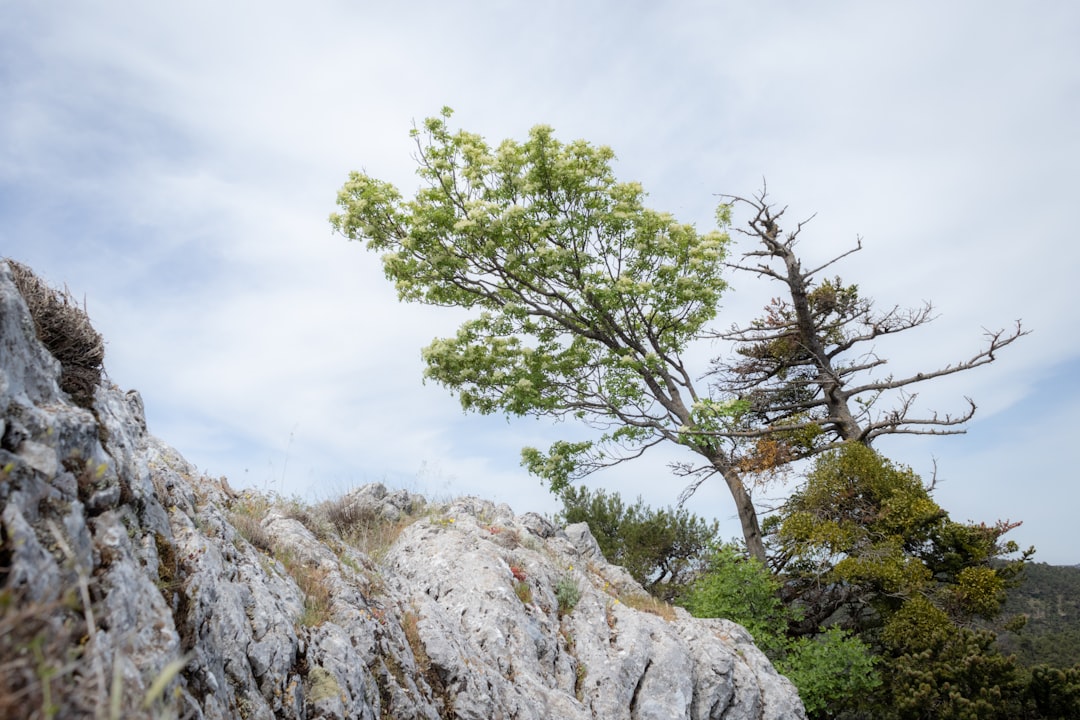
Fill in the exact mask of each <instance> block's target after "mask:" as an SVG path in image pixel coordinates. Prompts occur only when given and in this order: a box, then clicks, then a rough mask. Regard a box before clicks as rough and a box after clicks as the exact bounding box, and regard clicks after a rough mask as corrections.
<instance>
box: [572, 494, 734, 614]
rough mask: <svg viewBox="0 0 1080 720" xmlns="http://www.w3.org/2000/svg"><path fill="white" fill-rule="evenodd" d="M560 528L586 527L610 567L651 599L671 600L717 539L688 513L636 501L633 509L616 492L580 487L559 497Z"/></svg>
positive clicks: (714, 530) (713, 527)
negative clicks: (623, 573) (621, 569)
mask: <svg viewBox="0 0 1080 720" xmlns="http://www.w3.org/2000/svg"><path fill="white" fill-rule="evenodd" d="M562 501H563V510H562V512H561V513H560V514H559V520H560V521H561V522H563V523H564V524H571V523H579V522H584V523H587V524H588V525H589V530H590V531H591V532H592V534H593V536H594V537H595V538H596V541H597V543H598V544H599V545H600V550H601V552H603V553H604V557H605V558H606V559H607V561H608V562H610V563H612V564H614V565H621V566H622V567H624V568H626V570H627V572H629V573H630V574H631V575H632V576H633V577H634V579H635V580H637V581H638V582H639V583H641V585H642V586H643V587H644V588H645V589H646V590H648V591H649V592H650V593H651V594H653V595H656V596H657V597H661V598H663V599H664V600H669V601H670V600H673V599H674V598H676V597H678V596H679V595H681V594H682V593H683V592H685V590H686V587H687V586H688V585H689V584H690V582H691V581H692V580H693V579H694V578H695V577H696V576H697V575H698V574H699V573H700V572H701V570H703V569H704V566H705V561H706V559H707V557H708V555H709V552H710V549H711V547H712V545H713V544H714V543H715V542H716V540H717V536H718V534H719V524H718V523H716V522H712V523H708V522H706V521H705V520H703V519H701V518H699V517H697V516H696V515H691V514H690V513H689V512H687V511H686V510H684V509H682V508H679V509H676V510H673V509H670V508H668V509H666V510H653V509H652V508H650V507H648V506H647V505H645V504H644V502H643V501H642V500H641V498H640V497H639V498H638V499H637V501H636V502H634V504H633V505H630V506H627V505H626V504H625V503H623V500H622V498H621V497H619V494H618V493H606V492H604V491H603V490H596V491H590V490H589V489H588V488H586V487H584V486H581V487H579V488H576V489H575V488H573V487H570V488H567V489H566V490H564V491H563V493H562Z"/></svg>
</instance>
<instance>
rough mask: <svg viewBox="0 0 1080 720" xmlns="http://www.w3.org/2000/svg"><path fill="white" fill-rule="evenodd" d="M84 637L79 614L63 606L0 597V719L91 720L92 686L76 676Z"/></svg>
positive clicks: (13, 594) (8, 592) (0, 594)
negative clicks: (68, 719)
mask: <svg viewBox="0 0 1080 720" xmlns="http://www.w3.org/2000/svg"><path fill="white" fill-rule="evenodd" d="M85 633H86V630H85V626H84V625H83V624H82V620H81V617H80V615H79V613H77V612H74V611H73V610H72V609H71V608H70V607H68V606H67V605H65V604H62V603H34V602H26V601H25V598H23V597H21V595H20V594H19V593H16V592H15V591H13V590H11V589H10V588H7V589H4V590H3V591H0V658H2V659H0V717H10V718H15V717H25V718H54V717H57V716H58V715H60V714H61V713H62V714H63V715H62V716H78V715H86V716H88V715H91V714H92V712H93V707H94V705H95V702H94V700H95V688H94V682H93V679H92V678H88V677H86V676H85V675H84V674H83V673H82V672H77V671H78V670H79V669H80V659H81V658H82V655H83V650H84V648H83V646H82V645H81V644H80V642H79V640H78V638H80V637H83V636H84V635H85Z"/></svg>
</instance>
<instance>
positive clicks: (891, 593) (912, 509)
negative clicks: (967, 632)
mask: <svg viewBox="0 0 1080 720" xmlns="http://www.w3.org/2000/svg"><path fill="white" fill-rule="evenodd" d="M1012 527H1013V526H1012V525H1010V524H1008V523H999V524H997V525H995V526H987V525H981V524H979V525H976V524H962V523H957V522H954V521H952V520H951V519H949V516H948V513H947V512H945V510H943V509H942V508H941V507H940V506H939V505H938V504H937V503H935V502H934V501H933V499H932V498H931V497H930V493H929V491H928V489H927V488H926V487H925V486H924V485H923V484H922V481H921V480H920V479H919V478H918V476H916V475H915V474H914V473H913V472H912V471H911V470H910V469H908V468H904V467H898V466H896V465H894V464H892V463H891V462H889V461H888V460H886V459H885V458H883V457H881V456H880V455H878V454H877V453H876V452H874V451H873V450H871V449H870V448H868V447H866V446H865V445H861V444H858V443H853V444H849V445H847V446H845V447H844V448H843V449H841V450H836V451H830V452H829V453H826V454H824V455H822V456H820V457H819V458H818V460H817V462H816V463H815V466H814V468H813V470H812V471H811V472H810V473H809V475H808V477H807V482H806V485H805V487H804V488H802V489H801V490H799V491H798V492H796V493H794V494H793V495H792V497H791V498H790V499H789V501H788V503H787V504H786V506H785V508H784V509H783V511H782V512H781V513H780V515H779V517H778V518H777V520H776V523H775V525H774V530H775V533H774V536H773V538H772V539H773V544H774V547H775V550H776V558H777V562H778V563H779V564H780V566H781V567H782V569H783V570H784V572H785V574H786V575H787V577H788V578H789V581H788V584H787V585H786V586H785V592H786V593H787V596H788V597H789V598H790V599H791V600H792V601H794V602H797V603H798V604H799V606H800V607H801V608H803V611H804V613H805V620H804V627H803V629H804V630H808V631H811V632H813V631H814V630H815V629H816V628H817V627H818V626H819V625H821V624H823V623H826V622H828V621H831V620H836V619H842V620H843V622H844V623H845V624H846V625H847V626H849V627H853V628H856V629H858V630H860V631H863V630H868V629H877V628H883V629H882V632H884V633H885V637H886V638H887V637H888V636H889V635H890V633H891V635H892V636H894V637H897V638H903V639H904V642H913V641H914V640H913V638H915V637H916V636H918V637H922V636H924V635H927V636H928V635H932V634H933V633H934V632H936V630H935V628H937V627H940V626H945V625H949V624H951V623H958V622H967V621H969V620H971V619H972V618H977V617H980V618H992V617H994V616H996V615H997V614H998V613H999V612H1000V610H1001V605H1002V603H1003V602H1004V599H1005V590H1006V588H1007V587H1009V586H1010V585H1012V584H1014V583H1015V582H1016V581H1017V580H1016V578H1017V574H1018V573H1019V572H1020V570H1021V569H1022V567H1023V563H1024V561H1025V560H1026V559H1027V557H1029V556H1030V554H1031V553H1032V552H1033V550H1029V551H1027V552H1026V553H1023V554H1022V555H1021V556H1020V557H1019V558H1017V559H1013V560H1002V558H1003V557H1004V556H1008V555H1012V554H1015V553H1016V552H1017V551H1018V548H1017V546H1016V544H1015V543H1013V542H1002V541H1001V537H1002V536H1003V535H1004V534H1005V533H1006V532H1008V530H1009V529H1011V528H1012ZM890 623H891V624H893V625H896V627H890Z"/></svg>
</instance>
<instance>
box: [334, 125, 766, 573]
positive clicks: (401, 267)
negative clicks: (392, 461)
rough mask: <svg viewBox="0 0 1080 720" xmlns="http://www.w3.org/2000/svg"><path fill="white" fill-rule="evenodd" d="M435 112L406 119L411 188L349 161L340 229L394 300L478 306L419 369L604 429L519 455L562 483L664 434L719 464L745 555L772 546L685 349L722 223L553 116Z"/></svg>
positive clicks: (711, 298) (703, 318) (716, 288)
mask: <svg viewBox="0 0 1080 720" xmlns="http://www.w3.org/2000/svg"><path fill="white" fill-rule="evenodd" d="M450 115H451V111H450V110H449V109H444V110H443V113H442V115H441V116H440V117H436V118H429V119H427V120H426V121H424V123H423V125H422V127H420V128H416V129H414V130H413V133H412V134H413V137H414V138H415V140H416V143H417V148H418V154H417V160H418V164H419V167H418V169H417V173H418V175H419V177H420V180H421V185H422V186H421V188H420V189H419V191H418V192H417V193H416V195H415V197H413V198H412V199H409V200H406V199H405V198H404V197H403V196H402V195H401V193H400V192H399V191H398V190H397V188H395V187H394V186H393V185H391V184H390V183H387V182H384V181H381V180H378V179H375V178H372V177H370V176H368V175H366V174H364V173H359V172H354V173H352V174H351V175H350V177H349V180H348V181H347V182H346V183H345V185H344V187H343V188H342V190H341V191H340V193H339V195H338V199H337V202H338V206H339V207H340V210H341V212H340V213H335V214H333V215H332V216H331V223H332V225H333V226H334V228H335V229H336V230H337V231H338V232H340V233H342V234H343V235H344V236H346V237H347V238H349V239H353V240H362V241H365V242H366V245H367V248H368V249H370V250H373V251H377V252H381V253H383V255H382V261H383V268H384V270H385V272H386V276H387V277H388V278H389V279H390V280H392V281H393V282H394V284H395V286H396V288H397V291H398V295H399V297H400V298H401V299H402V300H405V301H412V302H421V303H427V304H432V305H440V306H453V307H461V308H466V309H469V310H472V311H474V315H473V317H471V318H470V319H469V320H466V321H465V322H464V323H463V324H462V325H461V327H460V328H459V329H458V331H457V334H456V335H455V336H453V337H448V338H439V339H437V340H435V341H434V342H432V343H431V345H429V346H428V347H427V348H425V349H424V351H423V358H424V361H425V363H426V365H427V368H426V370H425V377H426V378H428V379H431V380H434V381H436V382H438V383H440V384H442V385H444V386H446V387H448V388H450V389H451V390H452V391H453V392H455V393H457V395H458V397H459V399H460V401H461V405H462V407H463V408H464V409H465V410H473V411H477V412H481V413H494V412H505V413H508V414H511V415H533V416H548V417H556V418H564V417H572V418H576V419H578V420H580V421H582V422H584V423H587V424H590V425H592V426H593V427H595V428H598V429H599V430H601V431H602V432H603V435H602V437H600V439H599V440H596V441H581V442H570V441H559V442H556V443H555V444H554V445H553V446H552V447H551V448H550V449H549V450H548V451H547V452H542V451H540V450H537V449H533V448H526V449H525V450H524V451H523V453H522V455H523V463H524V464H525V465H526V467H527V468H528V469H529V470H530V471H531V472H532V473H534V474H536V475H538V476H540V477H541V478H543V479H544V480H546V481H547V482H548V483H549V484H550V486H551V488H552V490H554V491H556V492H558V491H561V490H562V489H564V488H565V487H567V486H568V485H569V484H570V482H571V481H572V480H575V479H578V478H580V477H582V476H584V475H586V474H588V473H590V472H592V471H594V470H597V469H599V468H602V467H607V466H610V465H614V464H616V463H619V462H623V461H624V460H627V459H630V458H634V457H637V456H639V455H641V454H642V453H643V452H645V451H646V450H647V449H648V448H650V447H652V446H654V445H657V444H660V443H664V442H667V443H676V444H679V445H683V446H685V447H687V448H689V449H690V450H691V451H693V453H696V455H697V457H698V458H699V460H700V461H701V462H700V463H692V464H690V466H689V470H690V471H692V472H699V473H703V475H702V477H705V476H711V475H715V474H719V475H721V476H722V477H723V478H724V480H725V482H726V484H727V487H728V489H729V491H730V492H731V495H732V498H733V500H734V502H735V506H736V510H737V513H738V516H739V520H740V522H741V524H742V530H743V536H744V539H745V541H746V544H747V547H748V548H749V550H750V552H751V553H752V554H754V555H755V556H756V557H759V558H764V546H763V544H762V540H761V533H760V528H759V524H758V517H757V512H756V510H755V508H754V505H753V501H752V498H751V494H750V491H749V489H748V487H747V485H746V483H745V482H744V480H743V472H742V470H741V469H740V467H739V465H738V461H737V458H735V457H734V456H733V453H732V449H731V448H730V447H729V446H728V445H725V444H724V443H723V442H721V440H720V438H718V437H717V436H716V435H715V434H713V433H712V431H711V428H712V427H713V426H715V425H716V424H717V422H718V419H722V418H723V417H724V416H725V415H727V414H731V413H732V412H734V411H735V408H734V407H733V405H732V403H731V402H730V400H731V399H730V398H728V397H726V396H723V395H710V393H711V389H710V388H709V387H708V386H705V387H698V386H696V385H695V378H696V377H698V376H699V375H700V373H698V374H697V375H696V374H695V372H694V371H693V370H692V369H691V368H689V367H687V365H686V364H685V362H684V360H683V355H684V352H685V351H686V349H687V348H688V347H689V346H690V345H691V344H692V343H693V342H694V341H695V340H698V339H700V338H702V337H703V336H705V335H706V334H708V333H707V324H708V323H709V322H710V321H711V320H713V318H714V317H715V315H716V312H717V306H718V305H717V304H718V302H719V300H720V296H721V293H722V292H723V291H724V290H725V288H726V285H725V282H724V280H723V279H722V277H721V272H722V270H723V267H724V262H723V261H724V257H725V253H726V250H727V245H728V236H727V234H726V233H724V232H722V229H723V228H725V227H726V226H727V225H728V223H729V213H728V207H727V206H721V207H720V209H719V211H718V213H717V220H718V222H719V225H720V228H721V230H718V231H713V232H707V233H698V232H697V231H696V230H695V229H694V227H693V226H691V225H687V224H684V223H679V222H677V221H676V220H675V218H673V217H672V216H671V215H669V214H667V213H663V212H657V211H655V210H651V209H649V208H647V207H646V206H645V205H644V201H645V192H644V190H643V189H642V187H641V185H639V184H637V183H632V182H630V183H628V182H618V181H617V180H616V178H615V175H614V172H613V170H612V167H611V163H612V160H613V159H614V154H613V153H612V151H611V150H610V149H609V148H607V147H602V146H599V147H598V146H593V145H590V144H589V143H586V142H584V141H574V142H570V143H562V142H560V141H559V140H557V139H556V138H555V136H554V133H553V131H552V129H551V128H550V127H546V126H537V127H535V128H533V129H532V130H531V131H530V133H529V137H528V139H527V140H526V141H525V142H516V141H513V140H506V141H503V142H502V143H501V144H500V145H499V146H498V147H496V148H491V147H489V146H488V144H487V143H486V142H485V141H484V140H483V139H482V138H481V137H479V136H478V135H475V134H472V133H468V132H465V131H456V132H454V131H451V129H450V128H449V127H448V125H447V120H448V118H449V117H450Z"/></svg>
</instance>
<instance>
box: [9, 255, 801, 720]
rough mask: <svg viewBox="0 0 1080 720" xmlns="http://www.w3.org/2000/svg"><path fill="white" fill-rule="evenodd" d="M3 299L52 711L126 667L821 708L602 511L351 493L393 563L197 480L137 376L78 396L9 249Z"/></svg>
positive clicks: (128, 705)
mask: <svg viewBox="0 0 1080 720" xmlns="http://www.w3.org/2000/svg"><path fill="white" fill-rule="evenodd" d="M0 311H2V312H0V349H2V351H3V352H2V357H0V436H2V437H3V443H2V448H0V505H2V507H0V521H2V523H3V535H2V537H4V538H5V543H4V551H5V553H6V556H7V561H8V567H7V568H6V569H5V574H4V576H3V582H4V587H3V588H2V589H3V590H5V591H10V592H11V593H14V594H15V597H16V598H17V599H18V602H19V603H20V604H21V605H22V606H29V607H34V608H38V609H40V611H41V613H43V614H45V615H47V616H48V617H46V618H45V620H46V621H47V623H48V626H49V627H50V628H51V629H52V631H54V633H53V635H52V636H50V637H55V640H54V641H51V642H50V643H49V644H48V645H47V647H46V648H45V650H46V651H47V652H50V653H53V655H55V659H56V665H55V667H56V670H57V672H59V673H61V676H60V677H58V678H56V680H55V681H54V683H53V685H52V688H53V697H52V701H53V702H54V703H55V704H56V705H57V710H58V715H59V716H69V715H70V716H83V715H93V714H95V713H97V714H108V713H107V711H105V710H104V709H105V708H106V707H108V705H109V703H110V702H111V700H112V699H113V698H112V697H111V696H112V695H113V694H114V693H115V692H117V691H116V690H115V689H114V683H113V678H114V677H115V678H118V679H119V685H118V686H116V687H119V688H120V689H119V692H120V693H121V696H120V698H118V699H119V700H120V701H121V704H122V707H123V708H124V713H123V716H124V717H141V716H147V717H161V716H167V715H170V714H172V715H174V716H177V717H190V718H208V719H209V718H214V719H216V718H236V717H242V718H314V717H325V718H343V719H344V718H362V719H364V720H377V719H380V718H385V717H393V718H401V719H405V720H436V719H437V718H448V717H455V718H463V719H464V718H477V719H481V718H482V719H484V720H489V719H490V718H520V719H521V720H528V719H530V718H532V719H535V720H541V719H546V718H565V719H566V720H578V719H581V720H584V719H586V718H603V719H604V720H617V719H619V718H627V719H628V720H629V719H630V718H633V719H635V720H639V719H640V720H643V719H645V718H665V719H667V718H690V719H692V720H704V719H705V718H725V719H726V720H741V719H750V718H754V719H758V718H761V719H765V718H769V719H772V718H776V719H779V718H802V717H805V715H804V713H803V709H802V705H801V703H800V702H799V699H798V697H797V695H796V693H795V690H794V688H793V687H792V686H791V684H790V683H789V682H788V681H787V680H786V679H784V678H783V677H781V676H780V675H778V674H777V673H776V672H775V670H774V669H773V668H772V666H771V665H770V664H769V662H768V660H767V659H766V658H765V656H764V655H762V654H761V652H760V651H759V650H758V649H757V648H756V647H754V645H753V643H752V641H751V639H750V637H749V635H748V634H747V633H746V631H745V630H743V629H742V628H741V627H739V626H737V625H735V624H733V623H730V622H727V621H723V620H697V619H694V618H691V617H690V616H689V615H688V614H686V613H685V612H684V611H682V610H679V609H673V608H668V607H666V606H663V605H659V604H656V603H655V601H650V600H648V599H647V596H646V595H645V593H644V591H643V590H642V589H641V587H640V586H639V585H638V584H637V583H636V582H634V580H633V578H631V577H630V576H629V574H627V573H626V571H625V570H623V569H622V568H618V567H614V566H611V565H609V564H607V563H606V562H605V561H604V559H603V557H602V555H601V553H600V551H599V547H598V546H597V544H596V540H595V539H594V538H593V537H592V535H591V534H590V533H589V531H588V527H587V526H585V525H572V526H570V527H568V528H566V529H565V530H560V529H558V528H556V527H555V526H554V525H553V524H552V523H551V521H550V520H548V519H546V518H544V517H542V516H540V515H538V514H536V513H526V514H524V515H521V516H515V515H514V513H513V511H512V510H511V509H510V508H509V507H508V506H506V505H495V504H493V503H491V502H488V501H485V500H482V499H478V498H462V499H460V500H457V501H455V502H453V503H451V504H449V505H447V506H445V507H441V508H439V507H434V506H432V505H430V504H427V503H426V501H425V500H424V499H423V498H422V497H421V496H419V495H415V494H413V493H408V492H406V491H403V490H396V491H392V490H389V489H387V488H386V487H384V486H382V485H377V484H376V485H368V486H365V487H363V488H359V489H357V490H355V491H353V492H351V493H349V494H348V495H346V496H345V497H343V498H341V499H340V500H338V501H335V506H336V508H337V510H338V513H339V520H341V519H342V518H344V521H348V520H349V518H359V519H361V520H363V522H365V523H370V524H373V525H375V526H378V527H380V528H382V529H383V530H385V531H386V532H391V531H394V532H396V531H397V530H399V529H400V528H402V527H403V526H405V527H404V529H401V530H400V535H399V536H398V537H397V539H396V540H395V541H393V543H392V544H391V545H390V547H389V548H388V549H387V548H385V547H379V548H377V550H378V554H377V555H376V556H375V557H378V558H379V560H378V561H376V559H375V558H374V557H371V556H368V555H366V554H365V553H364V552H362V551H361V550H360V549H358V548H357V547H353V546H350V545H349V544H347V543H346V542H345V541H344V540H343V538H342V537H341V536H339V535H338V532H337V529H336V528H337V527H340V525H338V526H335V524H334V523H333V522H330V521H323V522H312V521H311V519H312V517H314V516H315V515H316V514H317V510H318V509H317V508H316V509H310V508H309V509H306V510H304V511H296V510H295V509H292V510H290V508H289V507H288V506H286V505H284V504H280V503H279V504H278V505H274V504H273V503H272V502H270V501H269V500H268V499H267V498H263V497H260V496H259V495H257V494H254V493H250V492H239V493H237V492H234V491H233V490H231V489H230V488H229V487H228V485H227V483H225V482H224V481H223V480H215V479H211V478H208V477H205V476H202V475H200V474H199V473H198V472H197V471H196V469H195V468H194V467H192V466H191V465H190V464H189V463H188V462H187V461H185V460H184V459H183V458H182V457H181V456H180V455H179V454H178V453H177V452H176V451H175V450H174V449H172V448H171V447H169V446H168V445H166V444H165V443H163V442H161V441H160V440H158V439H156V438H154V437H153V436H151V435H149V434H148V433H147V430H146V421H145V418H144V416H143V406H142V400H141V398H140V397H139V395H138V393H135V392H127V393H125V392H123V391H121V390H119V389H117V388H114V387H107V386H102V387H100V388H98V389H97V392H96V395H95V398H94V402H93V404H92V407H91V408H90V409H89V410H87V409H83V408H79V407H75V406H73V405H71V404H70V403H69V402H68V401H67V399H66V396H65V395H64V394H63V393H61V392H60V391H59V386H58V378H59V365H58V363H56V362H55V360H54V359H53V358H52V357H51V356H50V355H49V354H48V353H47V352H46V351H45V350H44V349H43V348H42V347H41V345H40V344H39V343H38V342H37V340H36V338H35V336H34V332H33V325H32V322H31V320H30V318H29V316H28V314H27V313H28V311H27V310H26V305H25V303H24V302H22V299H21V297H20V296H19V294H18V292H17V290H16V289H15V287H14V285H13V284H12V281H11V274H10V271H9V269H8V268H7V266H6V264H5V263H3V262H0ZM410 522H411V524H408V523H410ZM406 525H407V526H406ZM87 598H89V599H90V601H91V602H90V606H89V607H85V606H83V602H84V600H85V599H87ZM5 630H7V631H8V632H9V634H10V638H8V639H5V640H4V642H8V641H10V642H18V641H19V637H18V632H19V628H18V627H15V628H5ZM27 632H30V630H27ZM35 632H36V630H35ZM65 632H66V633H67V634H65ZM30 639H31V638H29V637H27V638H23V640H25V641H26V642H29V641H30ZM65 643H66V644H65ZM73 653H81V656H80V660H79V662H78V663H77V664H73V663H70V662H68V659H69V658H70V657H71V656H72V654H73ZM53 655H49V656H48V657H49V658H53ZM27 657H28V658H30V659H29V660H27V662H31V663H36V662H37V661H36V660H34V659H33V658H32V657H30V655H29V654H27ZM177 661H179V662H177ZM174 667H181V668H182V669H180V670H179V671H178V672H173V671H172V670H171V668H174ZM35 668H36V666H35ZM35 668H31V670H32V671H36V670H35ZM74 668H79V669H78V670H76V669H74ZM156 681H160V682H157V683H156V685H155V682H156ZM157 686H162V687H160V688H159V687H157ZM151 688H155V692H156V695H155V697H154V698H152V699H151V700H152V701H151V703H150V704H149V708H148V709H144V697H145V696H146V694H147V692H148V691H149V690H151Z"/></svg>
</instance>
